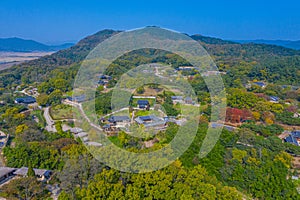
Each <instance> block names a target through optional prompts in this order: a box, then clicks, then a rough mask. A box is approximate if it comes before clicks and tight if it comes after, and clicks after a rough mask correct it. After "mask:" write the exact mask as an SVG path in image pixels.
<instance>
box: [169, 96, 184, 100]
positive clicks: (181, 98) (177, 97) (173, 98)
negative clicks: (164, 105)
mask: <svg viewBox="0 0 300 200" xmlns="http://www.w3.org/2000/svg"><path fill="white" fill-rule="evenodd" d="M171 98H172V100H183V97H182V96H172V97H171Z"/></svg>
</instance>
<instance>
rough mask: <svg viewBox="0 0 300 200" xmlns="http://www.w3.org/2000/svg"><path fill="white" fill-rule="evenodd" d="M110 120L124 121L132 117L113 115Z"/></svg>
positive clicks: (112, 121)
mask: <svg viewBox="0 0 300 200" xmlns="http://www.w3.org/2000/svg"><path fill="white" fill-rule="evenodd" d="M108 121H109V122H111V123H114V122H123V121H130V118H129V117H128V116H111V117H110V118H109V119H108Z"/></svg>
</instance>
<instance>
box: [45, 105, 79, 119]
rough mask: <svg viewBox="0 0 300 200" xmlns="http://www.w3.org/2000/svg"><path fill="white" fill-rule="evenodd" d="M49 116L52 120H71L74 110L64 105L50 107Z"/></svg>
mask: <svg viewBox="0 0 300 200" xmlns="http://www.w3.org/2000/svg"><path fill="white" fill-rule="evenodd" d="M75 113H76V111H75ZM50 115H51V117H52V119H54V120H62V119H73V118H74V108H73V107H72V106H69V105H64V104H60V105H56V106H54V107H51V109H50Z"/></svg>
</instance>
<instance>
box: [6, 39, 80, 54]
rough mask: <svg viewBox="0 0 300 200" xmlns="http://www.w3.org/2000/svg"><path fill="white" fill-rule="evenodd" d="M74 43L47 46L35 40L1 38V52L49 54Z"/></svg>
mask: <svg viewBox="0 0 300 200" xmlns="http://www.w3.org/2000/svg"><path fill="white" fill-rule="evenodd" d="M73 45H74V44H72V43H66V44H62V45H46V44H42V43H40V42H36V41H34V40H24V39H21V38H16V37H14V38H0V51H12V52H49V51H59V50H62V49H66V48H69V47H71V46H73Z"/></svg>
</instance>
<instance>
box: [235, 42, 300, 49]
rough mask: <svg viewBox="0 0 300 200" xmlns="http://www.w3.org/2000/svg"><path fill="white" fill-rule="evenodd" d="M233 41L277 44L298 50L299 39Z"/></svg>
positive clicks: (299, 45)
mask: <svg viewBox="0 0 300 200" xmlns="http://www.w3.org/2000/svg"><path fill="white" fill-rule="evenodd" d="M234 42H238V43H241V44H245V43H254V44H269V45H277V46H282V47H286V48H290V49H296V50H300V40H298V41H290V40H234Z"/></svg>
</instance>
